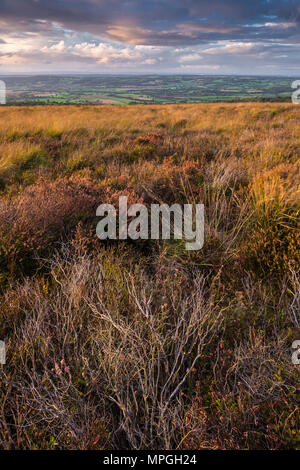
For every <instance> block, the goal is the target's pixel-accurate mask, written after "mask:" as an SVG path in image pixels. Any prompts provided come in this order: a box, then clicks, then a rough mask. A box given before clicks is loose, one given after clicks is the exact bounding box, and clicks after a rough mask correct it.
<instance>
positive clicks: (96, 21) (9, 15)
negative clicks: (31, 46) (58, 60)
mask: <svg viewBox="0 0 300 470" xmlns="http://www.w3.org/2000/svg"><path fill="white" fill-rule="evenodd" d="M0 11H1V19H2V20H4V21H6V22H7V23H8V24H10V25H11V26H13V27H15V28H16V30H26V31H36V30H37V29H38V28H40V29H46V28H47V26H48V22H50V23H51V22H57V23H60V24H61V25H63V26H64V27H65V28H69V29H72V30H75V31H79V32H89V33H92V34H94V35H98V36H102V37H103V36H105V37H107V38H110V39H113V40H117V41H120V42H123V43H128V44H145V45H147V44H148V45H188V44H190V43H193V44H195V43H199V44H200V43H202V42H209V41H215V40H250V39H251V38H253V37H255V40H256V41H257V40H260V39H261V40H266V39H268V40H274V41H275V40H281V39H283V38H288V37H290V36H291V35H292V34H296V32H297V31H299V22H300V2H299V0H251V1H249V0H210V1H207V0H185V1H184V2H183V1H182V0H159V1H154V0H128V1H126V0H86V1H81V0H0ZM40 20H42V21H43V20H44V21H46V23H42V22H40ZM266 23H267V24H268V23H269V25H267V26H266ZM273 23H274V26H270V24H273ZM276 24H277V25H278V26H277V27H276V26H275V25H276Z"/></svg>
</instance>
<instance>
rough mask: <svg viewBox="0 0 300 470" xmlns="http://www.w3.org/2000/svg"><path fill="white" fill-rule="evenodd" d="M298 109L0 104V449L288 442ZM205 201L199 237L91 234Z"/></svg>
mask: <svg viewBox="0 0 300 470" xmlns="http://www.w3.org/2000/svg"><path fill="white" fill-rule="evenodd" d="M299 157H300V106H298V107H297V106H295V105H292V104H283V103H282V104H274V103H269V104H267V103H264V104H263V103H253V104H249V103H235V104H226V103H225V104H224V103H220V104H173V105H149V106H142V105H140V106H139V105H132V106H113V105H102V106H87V105H86V106H85V105H83V106H53V105H52V106H39V107H25V106H22V107H17V106H16V107H14V106H9V107H4V106H2V107H0V226H1V232H0V312H1V313H0V339H1V340H5V343H6V347H7V361H6V364H5V365H3V366H0V367H1V369H0V394H1V399H0V403H1V412H0V447H1V448H2V449H288V448H293V449H300V434H299V425H300V415H299V372H300V369H299V365H295V364H293V362H292V353H293V350H292V344H293V342H294V341H295V340H300V281H299V265H300V264H299V261H300V259H299V253H300V232H299V206H300V204H299V183H300V171H299V170H300V159H299ZM120 195H127V196H128V198H129V201H130V202H131V203H133V202H142V203H143V204H145V205H147V206H149V205H150V204H151V203H153V202H157V201H159V202H164V203H166V204H170V205H171V204H172V203H175V202H176V203H179V204H184V203H203V204H204V206H205V243H204V247H203V249H202V250H200V251H194V252H189V251H186V250H185V247H184V243H183V242H182V241H180V240H169V241H168V240H163V241H162V240H161V241H159V240H156V241H155V240H153V241H151V240H147V241H142V240H138V241H106V242H101V241H100V240H98V239H97V237H96V233H95V229H96V224H97V221H98V219H97V217H96V216H95V214H96V208H97V206H98V205H99V204H101V203H103V202H108V203H111V204H117V202H118V198H119V196H120Z"/></svg>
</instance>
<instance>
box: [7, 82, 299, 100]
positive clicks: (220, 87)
mask: <svg viewBox="0 0 300 470" xmlns="http://www.w3.org/2000/svg"><path fill="white" fill-rule="evenodd" d="M0 78H1V79H2V80H4V81H5V82H6V85H7V91H8V94H7V102H8V104H24V103H25V104H26V103H27V104H29V103H30V104H51V103H56V104H72V103H73V104H76V103H86V104H123V105H124V104H138V103H143V104H155V103H156V104H164V103H197V102H214V101H253V100H254V101H255V100H258V101H260V100H270V101H274V100H275V101H276V100H277V101H290V97H291V91H292V90H291V83H292V82H293V79H292V78H279V77H234V76H233V77H232V76H199V75H191V76H188V75H183V76H180V75H173V76H167V75H166V76H164V75H162V76H157V75H153V76H149V75H146V76H138V75H132V76H130V75H129V76H122V75H119V76H113V75H112V76H105V75H102V76H101V75H99V76H93V75H90V76H80V75H74V76H46V75H45V76H43V75H41V76H15V77H9V76H7V77H0Z"/></svg>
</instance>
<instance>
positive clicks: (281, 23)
mask: <svg viewBox="0 0 300 470" xmlns="http://www.w3.org/2000/svg"><path fill="white" fill-rule="evenodd" d="M24 73H26V74H27V73H113V74H119V73H125V74H132V73H135V74H139V73H148V74H160V73H161V74H164V73H168V74H207V75H212V74H214V75H215V74H221V75H224V74H235V75H281V76H298V77H299V78H300V0H226V1H225V0H129V1H127V0H0V74H24Z"/></svg>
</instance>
